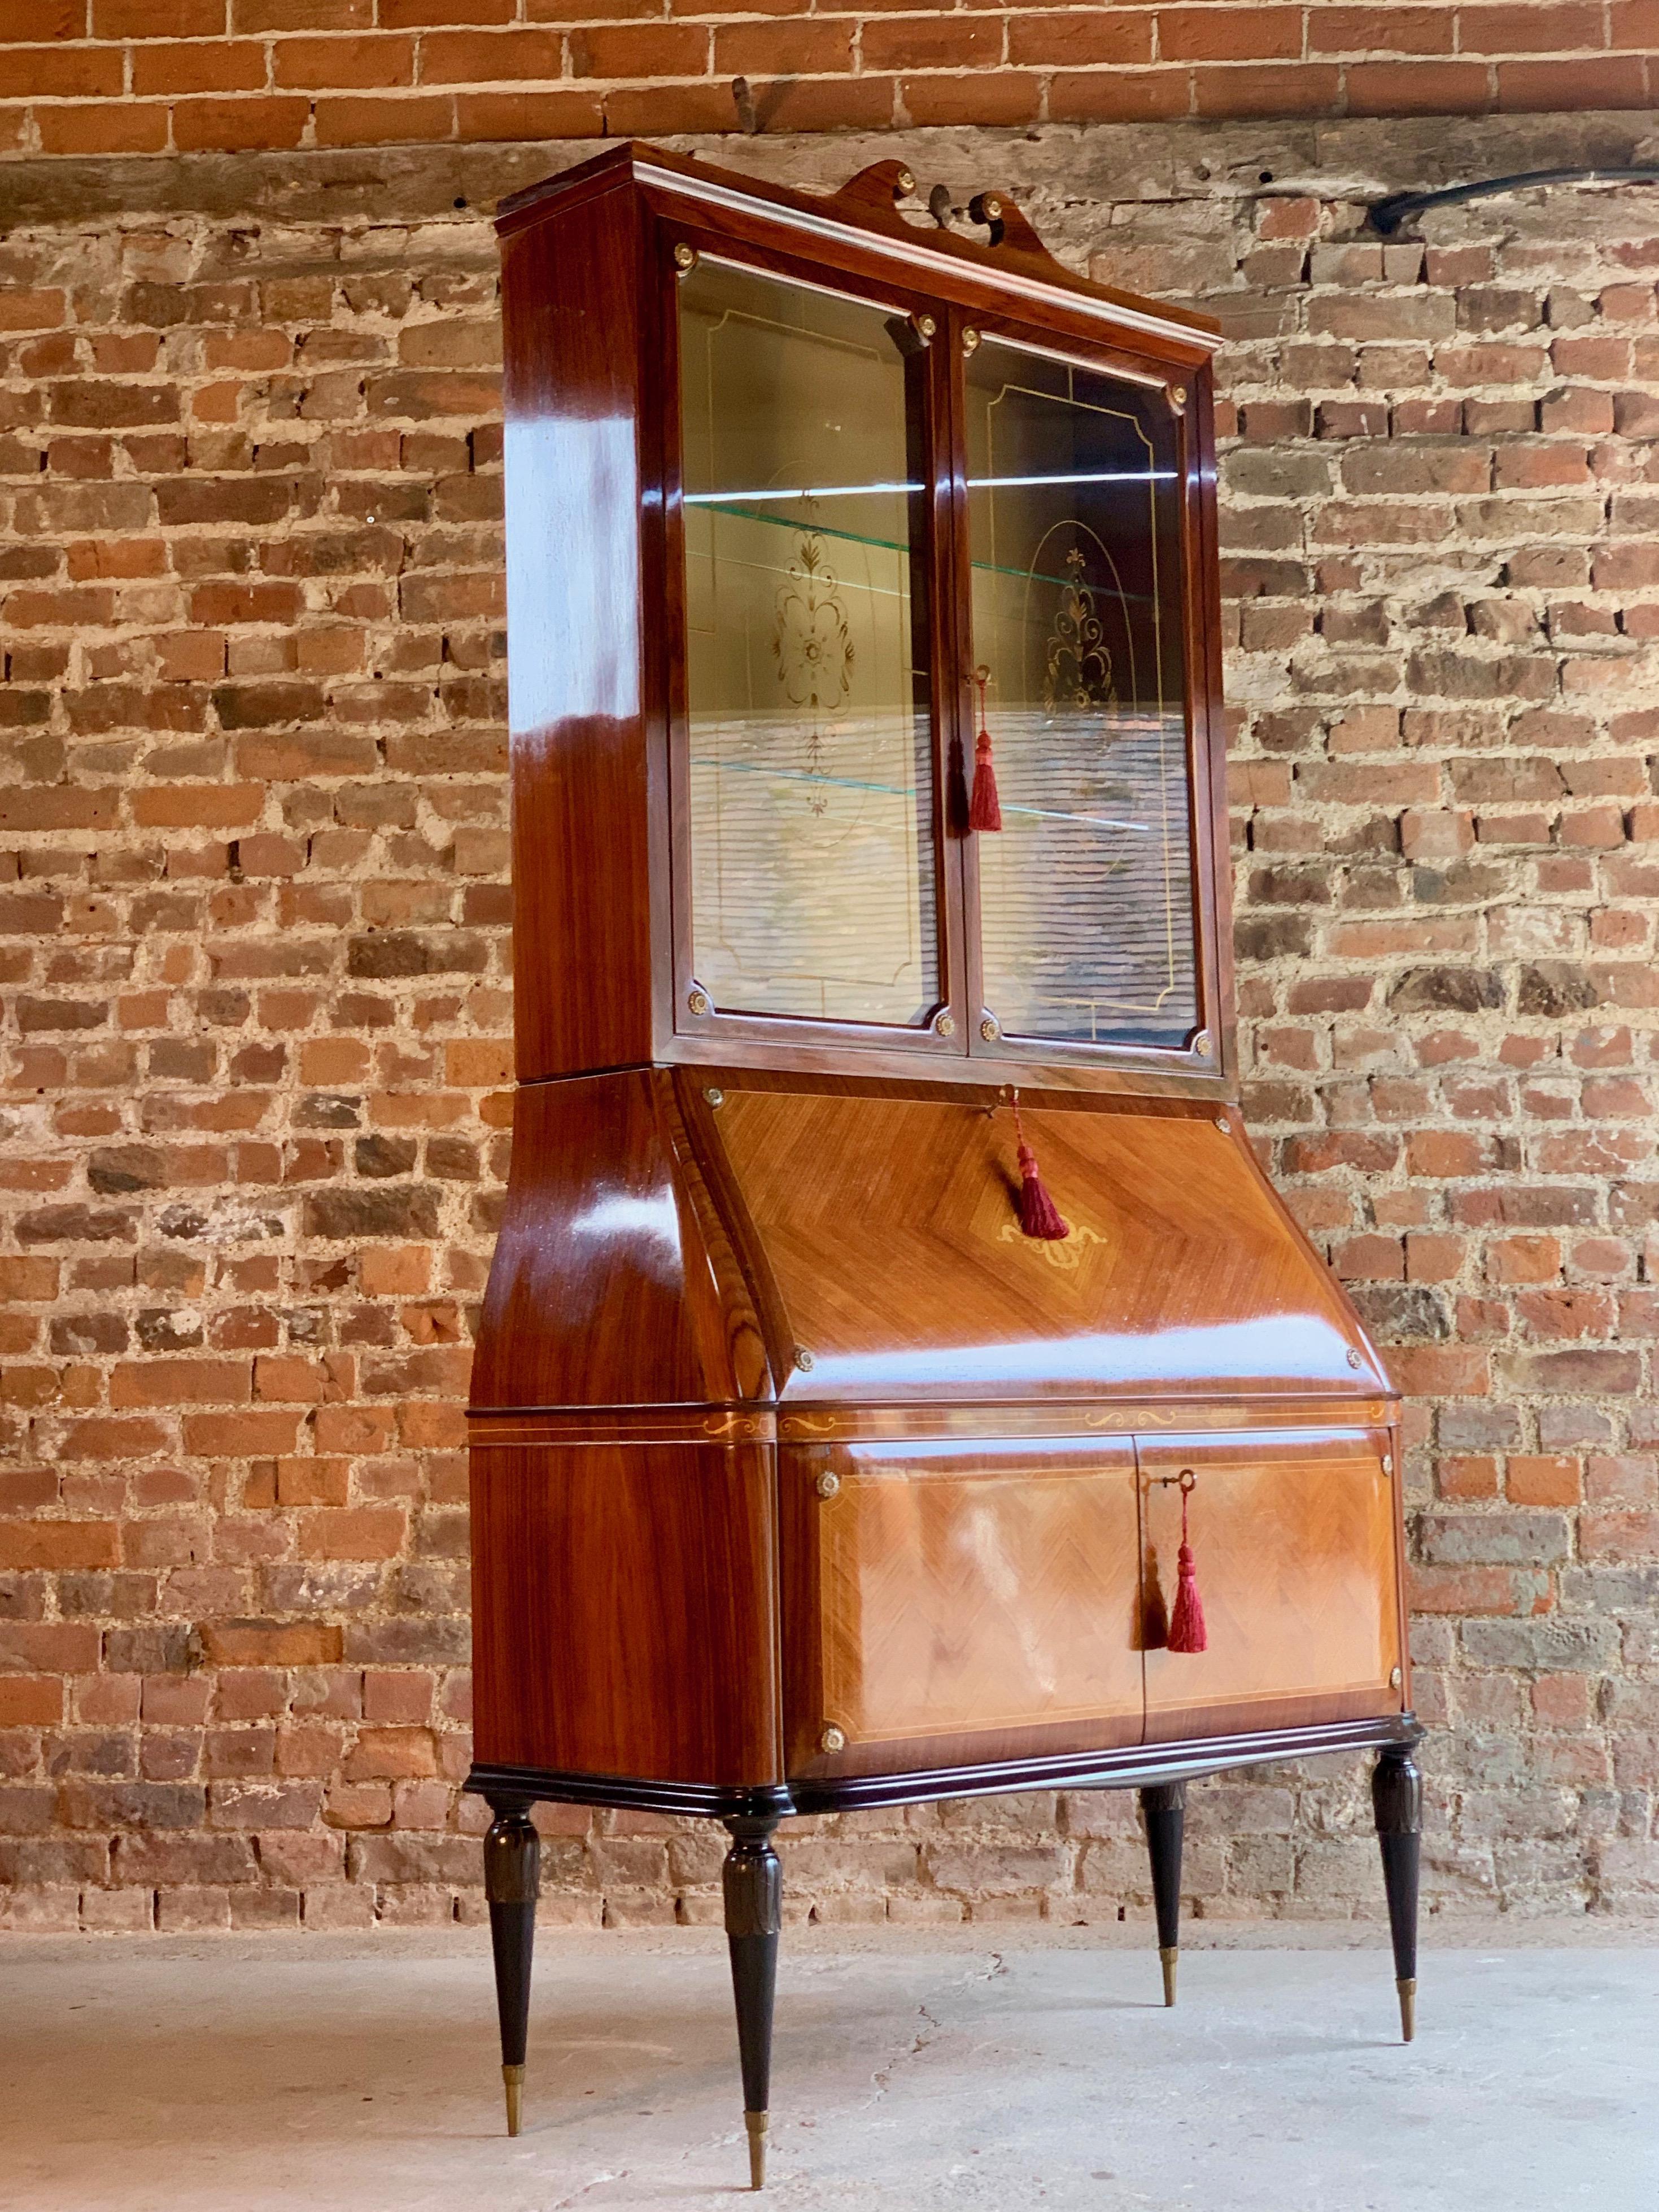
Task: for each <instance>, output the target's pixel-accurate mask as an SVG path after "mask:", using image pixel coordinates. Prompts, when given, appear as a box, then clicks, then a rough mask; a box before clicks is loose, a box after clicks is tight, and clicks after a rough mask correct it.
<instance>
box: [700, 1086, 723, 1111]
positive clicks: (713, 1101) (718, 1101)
mask: <svg viewBox="0 0 1659 2212" xmlns="http://www.w3.org/2000/svg"><path fill="white" fill-rule="evenodd" d="M702 1095H703V1097H705V1098H706V1099H707V1100H708V1103H709V1104H710V1105H711V1106H724V1105H725V1103H726V1093H725V1092H724V1091H716V1090H715V1089H714V1085H712V1084H711V1085H709V1087H708V1090H707V1091H704V1092H703V1094H702Z"/></svg>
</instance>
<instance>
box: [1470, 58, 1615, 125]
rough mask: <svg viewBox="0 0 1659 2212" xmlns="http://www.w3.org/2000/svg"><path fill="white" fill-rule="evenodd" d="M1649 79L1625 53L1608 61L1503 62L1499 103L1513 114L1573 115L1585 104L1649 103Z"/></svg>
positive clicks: (1499, 85) (1500, 65) (1594, 105)
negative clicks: (1640, 72)
mask: <svg viewBox="0 0 1659 2212" xmlns="http://www.w3.org/2000/svg"><path fill="white" fill-rule="evenodd" d="M1648 101H1649V92H1648V88H1647V85H1646V83H1645V82H1644V81H1643V79H1642V78H1641V77H1639V76H1638V74H1637V72H1636V71H1635V70H1633V69H1632V67H1631V65H1630V64H1629V62H1628V61H1626V59H1624V58H1623V57H1622V56H1619V55H1609V56H1608V57H1607V59H1606V60H1605V61H1551V62H1500V63H1499V64H1498V106H1499V107H1500V108H1502V109H1504V110H1505V111H1506V112H1509V113H1510V114H1525V113H1530V112H1547V113H1553V112H1558V111H1559V112H1561V113H1563V114H1567V115H1571V114H1572V113H1574V112H1576V111H1577V110H1578V109H1580V108H1585V107H1645V106H1647V105H1648Z"/></svg>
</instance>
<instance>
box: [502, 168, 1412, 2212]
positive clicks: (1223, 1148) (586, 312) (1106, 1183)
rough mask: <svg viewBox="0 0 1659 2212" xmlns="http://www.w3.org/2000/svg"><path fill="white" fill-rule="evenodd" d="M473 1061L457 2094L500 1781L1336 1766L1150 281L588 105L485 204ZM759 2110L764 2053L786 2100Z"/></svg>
mask: <svg viewBox="0 0 1659 2212" xmlns="http://www.w3.org/2000/svg"><path fill="white" fill-rule="evenodd" d="M499 228H500V230H501V247H502V260H503V297H504V313H505V322H506V337H507V370H506V407H507V564H508V652H509V681H510V693H511V720H512V751H513V838H514V897H515V919H514V954H515V968H516V994H517V999H516V1025H517V1049H518V1089H517V1092H516V1097H515V1110H514V1123H513V1165H512V1176H511V1184H510V1188H509V1191H508V1194H507V1205H506V1211H505V1216H504V1219H503V1222H502V1226H501V1234H500V1238H499V1242H498V1245H497V1249H496V1253H495V1261H494V1265H493V1267H492V1271H491V1274H490V1279H489V1290H488V1293H487V1296H486V1299H485V1304H484V1310H483V1318H482V1322H481V1328H480V1334H479V1340H478V1345H477V1358H476V1361H475V1367H474V1381H473V1393H472V1404H471V1416H470V1421H471V1469H472V1475H471V1480H472V1525H473V1557H474V1614H475V1683H476V1692H475V1693H476V1744H475V1756H476V1764H475V1766H474V1769H473V1772H472V1775H471V1779H470V1782H469V1787H470V1788H471V1789H473V1790H477V1791H478V1792H480V1793H481V1794H482V1795H483V1796H484V1797H485V1798H487V1800H488V1801H489V1805H490V1807H491V1809H492V1814H493V1820H492V1824H491V1826H490V1829H489V1837H488V1838H487V1841H486V1844H485V1869H486V1877H487V1886H488V1890H489V1910H490V1920H491V1928H492V1933H493V1937H494V1943H495V1966H496V1984H497V1996H498V1999H499V2007H500V2019H501V2037H502V2063H503V2067H504V2072H505V2080H506V2087H507V2113H508V2124H509V2127H510V2128H512V2129H513V2130H514V2131H516V2130H517V2129H518V2127H519V2125H520V2113H521V2111H522V2108H523V2095H524V2081H525V2068H526V2047H527V2033H528V2028H527V2023H528V2013H529V1992H530V1966H531V1952H532V1935H533V1927H534V1917H535V1899H536V1894H537V1887H538V1847H537V1841H536V1830H535V1826H534V1824H533V1821H532V1817H531V1814H532V1808H533V1807H534V1806H535V1804H537V1803H538V1802H564V1803H572V1804H579V1805H593V1806H611V1807H616V1808H633V1809H638V1808H644V1809H650V1810H654V1811H657V1812H659V1813H663V1814H678V1815H685V1816H689V1817H702V1818H706V1819H708V1820H715V1821H720V1822H722V1823H724V1825H725V1827H726V1831H727V1832H728V1834H729V1838H730V1848H729V1850H728V1851H727V1853H726V1859H725V1873H724V1880H723V1894H724V1899H725V1913H726V1932H727V1936H728V1938H729V1942H730V1948H731V1954H732V1977H733V1988H734V1993H735V1997H736V2011H737V2031H738V2033H737V2042H738V2059H739V2064H740V2072H741V2079H742V2085H743V2107H742V2108H743V2112H744V2118H745V2125H746V2130H747V2136H748V2144H749V2154H750V2177H751V2179H752V2180H753V2182H754V2183H755V2185H757V2186H758V2185H760V2183H761V2182H762V2181H763V2179H764V2173H765V2164H766V2147H767V2142H768V2124H769V2122H768V2116H769V2106H770V2087H769V2064H770V2045H771V2023H772V2014H773V2003H774V1998H773V1992H774V1984H775V1973H776V1963H777V1948H778V1931H779V1927H780V1923H781V1884H782V1881H783V1879H784V1875H785V1872H786V1870H787V1845H786V1851H785V1854H784V1855H783V1857H780V1854H779V1852H778V1851H777V1850H776V1848H775V1842H774V1837H775V1831H776V1829H777V1827H778V1825H779V1823H780V1822H781V1820H784V1819H785V1818H786V1817H787V1815H789V1814H794V1813H802V1814H811V1813H826V1812H834V1811H836V1810H842V1809H847V1808H881V1807H902V1806H904V1805H906V1804H909V1803H915V1802H925V1801H927V1800H930V1799H937V1798H945V1797H949V1798H972V1797H974V1796H979V1795H987V1794H993V1793H996V1794H1000V1793H1006V1792H1009V1791H1018V1790H1057V1789H1063V1790H1072V1791H1079V1790H1104V1789H1134V1790H1139V1796H1140V1802H1141V1807H1142V1809H1143V1812H1144V1816H1145V1825H1146V1837H1147V1844H1148V1849H1149V1853H1150V1880H1149V1887H1150V1890H1151V1893H1152V1898H1153V1900H1154V1905H1155V1917H1156V1922H1157V1932H1158V1949H1159V1952H1160V1954H1161V1961H1162V1968H1163V1978H1164V1994H1165V1998H1166V2002H1171V2003H1172V2002H1174V2000H1175V1994H1176V1960H1177V1953H1178V1944H1179V1934H1178V1923H1179V1907H1180V1900H1181V1862H1182V1822H1183V1814H1184V1804H1185V1791H1186V1787H1187V1784H1188V1781H1189V1780H1190V1779H1192V1778H1194V1777H1199V1776H1203V1775H1206V1774H1211V1773H1216V1772H1220V1771H1225V1770H1227V1769H1230V1768H1237V1767H1243V1766H1249V1765H1260V1764H1263V1763H1267V1762H1272V1761H1278V1760H1284V1759H1295V1758H1299V1757H1303V1756H1306V1755H1311V1754H1315V1753H1340V1752H1346V1753H1355V1752H1359V1751H1365V1750H1370V1751H1371V1752H1374V1753H1375V1754H1376V1763H1375V1766H1374V1769H1373V1797H1374V1806H1375V1812H1376V1825H1377V1831H1378V1835H1379V1838H1380V1841H1381V1844H1382V1857H1383V1875H1384V1884H1383V1888H1384V1893H1385V1895H1386V1899H1387V1904H1388V1908H1389V1922H1390V1927H1391V1931H1392V1936H1393V1943H1394V1950H1395V1978H1396V1981H1397V1984H1398V1990H1399V2002H1400V2010H1401V2022H1402V2027H1403V2029H1404V2033H1405V2034H1406V2035H1407V2037H1408V2038H1409V2036H1410V2034H1411V2033H1412V2023H1413V2006H1414V1997H1415V1988H1416V1981H1415V1975H1416V1966H1415V1920H1416V1891H1417V1866H1418V1849H1419V1831H1420V1826H1421V1814H1420V1784H1419V1774H1418V1768H1417V1765H1416V1760H1415V1757H1414V1750H1415V1747H1416V1745H1417V1742H1418V1741H1419V1735H1420V1729H1419V1726H1418V1723H1417V1722H1416V1721H1415V1719H1414V1717H1413V1714H1412V1711H1411V1703H1410V1683H1409V1662H1408V1659H1407V1650H1406V1643H1405V1632H1404V1613H1403V1600H1402V1565H1401V1559H1402V1547H1401V1504H1400V1464H1399V1433H1398V1414H1399V1407H1398V1401H1397V1400H1396V1398H1395V1394H1394V1392H1393V1390H1392V1389H1391V1386H1390V1384H1389V1379H1388V1376H1387V1375H1386V1373H1385V1371H1384V1370H1383V1366H1382V1364H1381V1363H1380V1361H1379V1359H1378V1358H1377V1355H1376V1351H1375V1350H1374V1348H1373V1347H1372V1346H1371V1345H1370V1342H1369V1341H1368V1340H1367V1338H1366V1336H1365V1334H1364V1331H1363V1329H1362V1328H1360V1326H1359V1323H1358V1318H1357V1316H1356V1315H1355V1313H1354V1311H1353V1309H1352V1306H1351V1305H1350V1304H1349V1302H1348V1301H1347V1299H1346V1297H1345V1296H1344V1294H1343V1292H1342V1291H1341V1290H1340V1287H1339V1286H1338V1285H1337V1284H1336V1283H1335V1282H1334V1279H1332V1277H1331V1276H1330V1275H1329V1273H1328V1272H1327V1270H1326V1269H1325V1268H1324V1267H1323V1266H1322V1263H1321V1262H1320V1261H1319V1260H1318V1258H1317V1257H1316V1255H1315V1254H1314V1253H1313V1251H1312V1250H1311V1249H1310V1246H1309V1245H1308V1243H1306V1241H1305V1239H1304V1237H1302V1235H1301V1234H1300V1232H1299V1231H1298V1230H1297V1227H1296V1225H1295V1224H1294V1223H1293V1221H1292V1220H1291V1217H1290V1215H1289V1214H1288V1213H1287V1212H1286V1211H1285V1207H1284V1206H1283V1204H1282V1203H1281V1201H1280V1200H1279V1198H1278V1197H1277V1196H1276V1194H1274V1192H1273V1189H1272V1188H1271V1186H1270V1184H1269V1183H1268V1182H1267V1178H1266V1176H1264V1174H1263V1172H1262V1169H1261V1164H1260V1162H1259V1160H1258V1158H1257V1154H1256V1152H1255V1150H1254V1149H1253V1147H1252V1146H1251V1144H1250V1142H1249V1138H1248V1135H1247V1133H1246V1131H1245V1129H1244V1127H1243V1122H1242V1118H1241V1115H1240V1112H1239V1106H1238V1092H1237V1064H1236V1056H1235V1051H1234V1042H1233V1028H1232V1018H1231V1000H1230V964H1229V959H1228V953H1227V937H1228V901H1227V874H1226V838H1225V811H1224V799H1223V783H1222V775H1223V760H1222V724H1221V708H1220V673H1219V671H1220V618H1219V611H1218V564H1217V553H1216V526H1215V503H1214V456H1213V439H1212V374H1211V356H1212V351H1213V349H1214V346H1215V343H1216V336H1217V333H1216V330H1215V326H1214V325H1212V323H1210V322H1209V321H1207V320H1206V319H1204V318H1203V317H1201V316H1199V315H1195V314H1193V313H1188V312H1187V311H1185V310H1182V309H1177V308H1175V307H1164V306H1160V305H1158V303H1156V302H1153V301H1146V300H1142V299H1137V298H1133V297H1132V296H1130V295H1126V294H1121V293H1118V292H1115V291H1112V290H1110V289H1107V288H1105V287H1103V286H1101V285H1098V284H1096V283H1090V282H1087V281H1085V279H1083V278H1081V277H1079V276H1075V275H1074V274H1073V272H1072V271H1070V270H1067V269H1066V268H1064V267H1062V266H1061V265H1060V264H1059V263H1057V262H1055V261H1054V260H1053V259H1052V258H1050V257H1049V256H1048V253H1047V252H1045V251H1044V249H1043V247H1042V244H1041V242H1040V241H1039V240H1038V239H1037V237H1036V234H1035V232H1034V231H1033V230H1032V229H1031V228H1030V225H1029V223H1028V222H1026V221H1025V219H1024V216H1022V215H1021V214H1020V212H1019V210H1018V209H1017V208H1016V207H1015V206H1014V204H1012V202H1011V201H1010V200H1008V199H1007V198H1006V197H1004V196H1002V195H1000V194H999V193H996V192H994V191H986V192H982V193H981V194H979V195H978V196H976V197H975V198H974V199H973V201H972V204H971V207H970V208H969V210H967V212H966V214H965V215H964V216H963V217H962V219H961V220H959V221H957V222H953V223H951V224H950V225H947V226H946V227H943V228H941V227H939V225H938V224H936V223H935V222H933V221H932V220H931V219H930V218H929V216H928V215H927V200H926V189H925V185H924V186H922V187H921V188H919V186H918V184H917V180H916V179H913V178H912V177H911V176H909V175H908V173H906V172H905V171H904V170H903V169H902V167H901V166H900V165H899V164H898V163H896V162H884V163H881V164H878V166H877V167H874V168H872V169H867V170H865V171H863V172H861V173H860V174H859V175H858V176H856V177H854V179H852V181H851V182H850V183H849V184H848V185H847V186H846V187H845V188H844V189H843V190H842V191H840V192H839V193H837V194H835V195H833V196H831V197H811V196H807V195H805V194H801V193H799V192H795V191H790V190H787V189H785V188H783V187H781V186H776V185H759V184H757V183H755V182H753V181H751V180H749V179H742V178H738V177H736V176H733V175H730V174H727V173H724V172H722V171H721V170H720V169H717V168H715V167H711V166H709V165H707V164H705V163H703V162H701V161H695V160H691V159H689V158H683V157H680V156H677V155H668V154H665V153H660V152H657V151H653V150H647V149H643V148H641V147H637V146H633V145H622V146H618V147H616V148H613V149H610V150H608V151H607V152H605V154H603V155H600V156H599V158H598V159H597V160H594V161H588V162H586V163H584V164H583V165H582V166H581V167H577V168H574V169H571V170H568V171H567V172H565V173H563V174H562V175H560V176H558V177H556V178H552V179H549V180H548V182H547V183H545V184H544V185H538V186H537V187H535V188H534V189H532V190H531V191H527V192H524V193H520V195H518V196H517V197H516V198H515V199H513V200H511V201H509V202H507V204H505V205H504V206H503V208H502V210H501V216H500V218H499ZM792 2095H805V2096H808V2097H810V2087H809V2085H807V2084H806V2083H804V2082H798V2083H796V2084H793V2085H792Z"/></svg>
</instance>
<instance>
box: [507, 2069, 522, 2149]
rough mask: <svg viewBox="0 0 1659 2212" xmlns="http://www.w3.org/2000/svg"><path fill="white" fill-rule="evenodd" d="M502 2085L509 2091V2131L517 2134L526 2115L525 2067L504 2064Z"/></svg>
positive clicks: (509, 2133)
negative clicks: (521, 2120)
mask: <svg viewBox="0 0 1659 2212" xmlns="http://www.w3.org/2000/svg"><path fill="white" fill-rule="evenodd" d="M501 2087H503V2089H505V2090H506V2092H507V2133H508V2135H510V2136H515V2135H517V2134H518V2132H519V2122H520V2119H521V2118H523V2116H524V2069H523V2067H522V2066H503V2067H502V2069H501Z"/></svg>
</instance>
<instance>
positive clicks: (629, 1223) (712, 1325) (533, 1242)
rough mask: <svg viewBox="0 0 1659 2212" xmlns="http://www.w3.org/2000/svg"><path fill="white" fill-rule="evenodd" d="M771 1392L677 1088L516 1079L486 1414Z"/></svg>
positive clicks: (756, 1327)
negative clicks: (510, 1409)
mask: <svg viewBox="0 0 1659 2212" xmlns="http://www.w3.org/2000/svg"><path fill="white" fill-rule="evenodd" d="M769 1395H770V1383H769V1374H768V1368H767V1361H766V1353H765V1349H764V1346H763V1342H762V1338H761V1331H760V1324H759V1322H758V1321H757V1317H756V1314H755V1310H754V1306H753V1304H752V1301H751V1300H750V1297H749V1294H748V1291H747V1288H746V1286H745V1283H744V1275H743V1272H742V1270H741V1268H740V1267H739V1266H738V1261H737V1259H736V1257H735V1255H734V1254H733V1252H732V1248H731V1244H730V1242H729V1240H728V1238H727V1236H726V1231H725V1229H724V1227H723V1225H722V1224H721V1221H720V1218H719V1215H718V1213H717V1212H716V1211H715V1208H714V1204H713V1202H712V1200H711V1199H710V1197H709V1194H708V1188H707V1186H706V1183H705V1182H704V1179H703V1176H702V1172H701V1170H700V1169H699V1166H698V1163H697V1159H696V1153H695V1151H694V1148H693V1146H692V1144H691V1141H690V1137H689V1135H688V1133H687V1131H686V1128H685V1126H684V1121H683V1119H682V1116H681V1113H680V1109H679V1105H678V1099H677V1097H676V1094H675V1091H674V1085H673V1081H672V1079H671V1077H670V1076H669V1075H667V1074H666V1073H664V1072H663V1071H661V1070H657V1071H655V1072H653V1071H652V1070H649V1069H635V1070H631V1071H629V1072H628V1073H622V1074H617V1075H595V1076H586V1077H583V1078H581V1079H577V1080H573V1081H569V1082H563V1083H537V1084H526V1085H520V1090H519V1092H518V1096H517V1098H516V1100H515V1102H514V1107H513V1171H512V1177H511V1181H510V1182H509V1185H508V1189H507V1212H506V1215H505V1218H503V1220H502V1223H501V1235H500V1237H499V1238H498V1240H497V1243H496V1246H495V1260H494V1262H493V1263H492V1265H491V1267H490V1272H489V1287H488V1289H487V1290H486V1291H485V1295H484V1308H483V1317H482V1320H481V1322H480V1325H479V1330H478V1344H477V1354H476V1357H475V1358H474V1361H473V1369H472V1404H473V1406H474V1407H532V1406H580V1405H583V1404H591V1405H596V1406H606V1407H617V1406H623V1405H629V1404H638V1405H647V1406H664V1405H666V1406H682V1405H684V1406H690V1405H696V1404H699V1403H703V1402H707V1401H711V1400H712V1401H715V1402H717V1403H719V1402H729V1401H732V1400H738V1399H753V1398H764V1397H767V1396H769Z"/></svg>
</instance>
